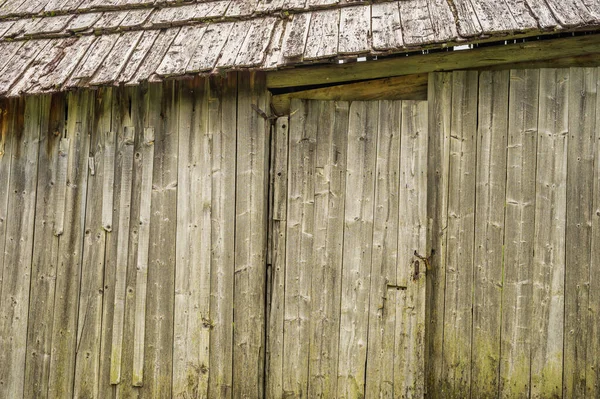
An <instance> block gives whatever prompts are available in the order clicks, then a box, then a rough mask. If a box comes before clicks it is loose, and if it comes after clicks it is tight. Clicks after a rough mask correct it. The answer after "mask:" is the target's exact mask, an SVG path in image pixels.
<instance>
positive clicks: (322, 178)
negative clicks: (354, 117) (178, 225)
mask: <svg viewBox="0 0 600 399" xmlns="http://www.w3.org/2000/svg"><path fill="white" fill-rule="evenodd" d="M315 111H317V112H318V113H317V115H316V116H317V120H318V121H319V122H318V124H317V137H316V139H317V142H316V149H315V150H316V155H315V170H314V174H313V178H314V180H315V183H314V191H315V197H314V217H315V221H314V228H315V230H314V232H315V235H314V240H313V244H314V245H313V256H314V257H313V259H314V266H313V275H312V278H311V294H310V296H311V302H312V308H311V312H310V327H309V329H310V340H309V347H310V353H309V359H308V367H309V376H308V378H309V380H308V396H309V397H333V396H336V395H337V393H336V392H337V379H336V378H334V376H335V375H337V370H338V353H337V352H338V346H339V331H340V330H339V326H340V312H341V306H340V299H341V289H342V285H341V281H342V251H343V246H342V240H343V234H344V233H343V230H344V208H345V201H346V200H345V192H346V172H345V171H346V156H347V148H348V144H347V142H348V139H347V132H348V120H349V103H347V102H319V106H318V107H317V108H316V109H315ZM290 168H291V165H290ZM291 172H292V170H291V169H290V173H291Z"/></svg>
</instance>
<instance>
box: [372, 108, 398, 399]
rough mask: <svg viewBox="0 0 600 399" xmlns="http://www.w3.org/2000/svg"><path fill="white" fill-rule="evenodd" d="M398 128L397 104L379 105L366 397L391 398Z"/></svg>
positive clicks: (396, 227)
mask: <svg viewBox="0 0 600 399" xmlns="http://www.w3.org/2000/svg"><path fill="white" fill-rule="evenodd" d="M401 126H402V102H401V101H380V102H379V126H378V127H379V129H378V132H377V136H378V137H377V171H376V179H377V180H376V188H375V202H374V207H375V214H374V227H373V255H372V266H371V274H372V275H371V287H370V300H369V302H370V305H369V307H370V309H369V342H368V353H367V355H368V356H367V374H366V391H365V396H366V397H380V398H392V397H394V367H391V365H393V364H395V362H396V360H394V359H395V356H394V355H395V354H394V350H395V347H394V346H395V345H394V343H395V335H396V322H397V321H396V310H395V307H396V296H397V291H398V289H397V288H396V287H398V283H397V281H396V264H397V263H398V261H399V259H398V214H399V211H400V210H401V212H402V213H403V214H404V211H405V210H404V209H402V208H399V203H398V187H399V184H400V181H399V179H400V176H399V172H400V141H401V136H402V135H401ZM407 137H408V136H407ZM404 172H405V173H406V171H404ZM405 182H406V180H405ZM405 199H406V196H405Z"/></svg>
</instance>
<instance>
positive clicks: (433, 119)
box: [426, 68, 600, 398]
mask: <svg viewBox="0 0 600 399" xmlns="http://www.w3.org/2000/svg"><path fill="white" fill-rule="evenodd" d="M598 78H599V75H598V70H597V69H596V68H586V69H582V68H572V69H570V70H569V69H543V70H520V71H500V72H491V71H486V72H481V73H478V72H475V71H474V72H454V73H446V74H434V75H432V76H431V80H430V85H429V90H430V91H429V107H430V108H429V114H430V125H429V133H430V140H429V143H430V145H429V168H428V170H429V187H428V195H429V200H428V207H429V210H428V214H429V217H430V221H431V230H430V237H431V239H430V241H431V247H432V249H433V250H434V253H433V258H432V271H431V273H430V275H429V278H428V301H429V303H428V323H427V328H428V330H427V333H426V336H427V339H428V343H427V348H428V353H429V354H428V357H427V366H426V370H427V373H428V377H427V380H428V387H429V392H430V394H431V396H432V397H448V396H450V397H461V398H462V397H469V395H470V396H471V397H497V396H498V393H499V394H500V396H501V397H510V398H514V397H529V396H531V397H536V398H550V397H597V396H598V395H599V392H598V389H599V388H598V387H599V381H600V374H599V373H598V370H599V369H600V368H599V366H600V365H599V364H598V363H599V359H600V356H598V345H599V342H600V341H598V330H599V328H600V317H599V316H600V315H599V313H598V312H599V311H600V286H599V281H600V280H599V278H598V276H599V275H600V108H599V107H600V102H599V101H597V89H598V87H599V86H598V85H599V84H600V82H599V79H598Z"/></svg>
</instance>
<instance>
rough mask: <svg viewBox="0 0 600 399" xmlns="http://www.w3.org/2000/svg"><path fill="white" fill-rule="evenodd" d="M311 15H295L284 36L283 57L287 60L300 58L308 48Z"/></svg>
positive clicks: (287, 25)
mask: <svg viewBox="0 0 600 399" xmlns="http://www.w3.org/2000/svg"><path fill="white" fill-rule="evenodd" d="M310 16H311V13H302V14H294V15H293V16H292V19H291V20H290V21H289V22H288V23H287V24H286V26H285V32H284V34H283V42H282V52H281V53H282V55H283V57H285V58H286V59H296V58H300V57H301V56H302V54H304V49H305V48H306V37H307V35H308V28H309V26H310Z"/></svg>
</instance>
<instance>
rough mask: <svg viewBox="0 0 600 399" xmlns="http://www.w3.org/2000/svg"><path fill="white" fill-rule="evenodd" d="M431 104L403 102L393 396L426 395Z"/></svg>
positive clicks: (410, 396) (416, 396) (421, 396)
mask: <svg viewBox="0 0 600 399" xmlns="http://www.w3.org/2000/svg"><path fill="white" fill-rule="evenodd" d="M427 109H428V108H427V103H426V102H424V101H403V102H402V130H401V138H400V141H401V147H400V171H399V182H398V186H399V192H398V203H399V207H400V220H399V222H398V260H397V265H396V286H397V287H406V289H400V290H399V291H397V292H396V333H395V345H394V346H395V351H394V352H395V353H394V355H395V361H394V397H406V398H423V397H424V395H425V345H424V343H425V286H426V274H427V261H424V260H422V259H420V258H419V256H422V257H427V255H423V254H424V253H425V251H426V250H427V225H428V222H427V162H428V161H427V145H428V144H427V141H428V137H427V129H428V126H427V125H428V115H427Z"/></svg>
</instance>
